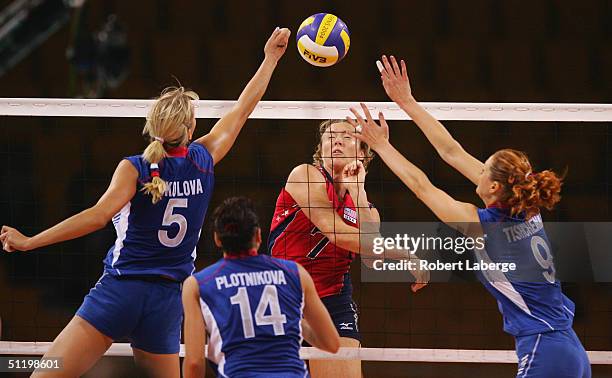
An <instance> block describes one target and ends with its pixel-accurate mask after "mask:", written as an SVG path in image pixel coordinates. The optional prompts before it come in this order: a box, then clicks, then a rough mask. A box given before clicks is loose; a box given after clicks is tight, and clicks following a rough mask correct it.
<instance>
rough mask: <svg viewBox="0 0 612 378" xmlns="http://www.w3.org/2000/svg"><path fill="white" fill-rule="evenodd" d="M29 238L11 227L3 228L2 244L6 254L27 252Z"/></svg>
mask: <svg viewBox="0 0 612 378" xmlns="http://www.w3.org/2000/svg"><path fill="white" fill-rule="evenodd" d="M29 240H30V238H29V237H27V236H24V235H23V234H22V233H21V232H19V231H17V230H16V229H14V228H12V227H9V226H2V231H0V243H2V249H4V250H5V251H6V252H15V251H27V250H28V249H29V248H28V246H27V245H28V241H29Z"/></svg>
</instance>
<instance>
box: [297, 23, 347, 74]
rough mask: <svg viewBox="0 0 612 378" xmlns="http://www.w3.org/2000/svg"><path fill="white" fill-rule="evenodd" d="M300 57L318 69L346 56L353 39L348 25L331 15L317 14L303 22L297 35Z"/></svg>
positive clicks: (331, 64)
mask: <svg viewBox="0 0 612 378" xmlns="http://www.w3.org/2000/svg"><path fill="white" fill-rule="evenodd" d="M296 39H297V47H298V51H299V52H300V56H301V57H302V58H304V60H305V61H307V62H308V63H310V64H312V65H314V66H318V67H329V66H333V65H334V64H336V63H338V62H339V61H340V60H342V58H344V57H345V56H346V53H347V52H348V50H349V46H350V45H351V38H350V34H349V31H348V28H347V27H346V24H345V23H344V22H342V20H341V19H339V18H338V17H336V16H334V15H333V14H330V13H317V14H314V15H312V16H310V17H308V18H307V19H305V20H304V22H302V24H301V25H300V27H299V29H298V32H297V35H296Z"/></svg>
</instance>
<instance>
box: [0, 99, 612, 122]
mask: <svg viewBox="0 0 612 378" xmlns="http://www.w3.org/2000/svg"><path fill="white" fill-rule="evenodd" d="M152 103H153V101H152V100H108V99H95V100H90V99H62V98H55V99H54V98H0V115H4V116H47V117H145V116H146V115H147V111H148V109H149V106H150V105H151V104H152ZM366 104H367V106H368V108H369V109H370V111H371V112H372V114H373V115H374V117H377V114H378V112H379V111H382V112H383V113H384V115H385V117H386V119H388V120H405V119H408V116H406V114H405V113H404V112H403V111H402V110H401V109H400V108H399V107H398V106H397V105H396V104H395V103H392V102H367V103H366ZM421 104H422V105H423V106H424V107H425V108H426V109H427V110H428V111H429V112H430V113H431V114H432V115H433V116H434V117H436V118H437V119H439V120H443V121H444V120H446V121H558V122H610V121H612V104H545V103H471V102H456V103H451V102H423V103H421ZM233 105H234V101H217V100H207V101H197V110H196V117H198V118H220V117H221V116H223V115H224V114H225V113H227V112H228V111H229V110H230V109H231V108H232V106H233ZM356 106H359V102H357V101H355V102H341V101H328V102H320V101H261V102H259V104H258V105H257V107H256V109H255V111H253V113H252V114H251V117H250V118H254V119H330V118H332V119H335V118H340V119H344V118H345V117H346V116H348V115H350V114H351V113H350V112H349V108H350V107H356Z"/></svg>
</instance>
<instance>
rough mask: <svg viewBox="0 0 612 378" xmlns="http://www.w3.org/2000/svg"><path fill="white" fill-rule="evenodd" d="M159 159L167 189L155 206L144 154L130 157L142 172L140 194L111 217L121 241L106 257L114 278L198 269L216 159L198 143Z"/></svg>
mask: <svg viewBox="0 0 612 378" xmlns="http://www.w3.org/2000/svg"><path fill="white" fill-rule="evenodd" d="M166 152H167V154H168V157H167V158H165V159H163V160H162V161H161V162H159V175H160V177H161V178H162V179H163V180H164V181H166V183H167V189H166V191H165V193H164V195H163V197H162V199H161V200H160V201H159V202H158V203H156V204H153V203H152V202H151V196H150V195H147V194H145V193H144V192H142V188H143V185H144V184H145V183H148V182H150V181H151V169H150V166H151V164H150V163H149V162H147V161H146V160H144V159H143V158H142V156H140V155H137V156H130V157H127V158H126V159H127V160H128V161H129V162H130V163H132V165H133V166H134V167H135V168H136V170H137V171H138V182H137V188H136V194H135V195H134V197H133V198H132V199H131V200H130V202H128V203H127V204H126V205H125V206H124V207H123V208H122V209H121V210H120V211H119V213H117V214H116V215H115V216H114V217H113V225H114V226H115V230H116V232H117V240H116V241H115V244H114V245H113V246H112V247H111V248H110V250H109V251H108V254H107V256H106V258H105V259H104V271H105V273H107V274H110V275H113V276H125V275H132V276H133V275H138V276H163V277H166V278H169V279H172V280H175V281H180V282H182V281H184V280H185V279H186V278H187V277H188V276H189V275H190V274H192V273H193V272H194V270H195V268H194V264H193V262H194V260H195V258H196V245H197V243H198V239H199V238H200V232H201V229H202V224H203V223H204V216H205V215H206V210H207V209H208V204H209V202H210V198H211V196H212V191H213V186H214V175H213V159H212V156H211V155H210V153H209V152H208V151H207V150H206V148H204V146H202V145H201V144H199V143H192V144H191V145H189V148H187V147H177V148H173V149H168V150H167V151H166Z"/></svg>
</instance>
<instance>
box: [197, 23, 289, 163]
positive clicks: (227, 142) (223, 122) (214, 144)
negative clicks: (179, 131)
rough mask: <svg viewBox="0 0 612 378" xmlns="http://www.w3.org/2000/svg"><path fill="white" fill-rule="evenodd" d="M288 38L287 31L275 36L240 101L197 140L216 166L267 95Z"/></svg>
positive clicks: (274, 33) (270, 39) (265, 50)
mask: <svg viewBox="0 0 612 378" xmlns="http://www.w3.org/2000/svg"><path fill="white" fill-rule="evenodd" d="M289 34H291V32H290V31H289V29H286V28H283V29H277V30H275V31H274V32H273V33H272V35H271V36H270V38H269V39H268V41H267V42H266V45H265V47H264V53H265V58H264V60H263V62H262V63H261V66H259V69H258V70H257V72H256V73H255V75H254V76H253V78H252V79H251V81H249V83H248V84H247V85H246V87H245V88H244V90H243V91H242V93H241V94H240V97H238V101H236V104H235V105H234V107H233V108H232V110H230V111H229V112H228V113H227V114H225V115H224V116H223V117H222V118H221V119H220V120H219V121H218V122H217V123H216V124H215V125H214V126H213V128H212V129H211V130H210V132H209V133H208V134H206V135H204V136H203V137H201V138H199V139H197V140H196V142H197V143H200V144H202V145H204V147H206V149H207V150H208V152H210V154H211V156H212V157H213V162H214V163H215V164H217V163H218V162H219V161H221V159H223V157H224V156H225V155H226V154H227V153H228V151H229V150H230V148H231V147H232V145H233V144H234V142H235V141H236V138H237V137H238V134H239V133H240V130H241V129H242V126H244V123H245V122H246V120H247V118H248V117H249V115H251V113H252V112H253V109H255V106H256V105H257V103H258V102H259V100H261V98H262V97H263V95H264V93H265V92H266V89H267V88H268V83H269V82H270V78H271V77H272V73H273V72H274V69H275V68H276V64H277V63H278V60H279V59H280V58H281V57H282V56H283V54H284V53H285V50H286V49H287V43H288V41H289Z"/></svg>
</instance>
